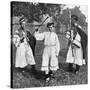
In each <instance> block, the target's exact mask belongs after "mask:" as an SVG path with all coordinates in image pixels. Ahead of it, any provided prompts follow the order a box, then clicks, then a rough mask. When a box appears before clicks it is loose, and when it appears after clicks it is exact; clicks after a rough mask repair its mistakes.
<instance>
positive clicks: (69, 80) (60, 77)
mask: <svg viewBox="0 0 90 90" xmlns="http://www.w3.org/2000/svg"><path fill="white" fill-rule="evenodd" d="M59 39H60V38H59ZM60 42H61V44H62V42H63V44H64V46H63V44H62V45H61V51H60V53H59V67H60V69H59V70H58V71H57V72H56V73H55V78H54V79H53V78H52V79H51V80H50V81H49V82H48V83H46V82H45V81H44V80H42V79H41V76H42V74H41V72H40V67H41V62H42V52H43V47H44V46H43V44H42V43H43V42H37V45H36V51H35V53H36V56H35V61H36V69H37V70H38V73H37V74H33V73H32V71H31V69H30V70H29V71H28V72H24V73H22V72H20V71H17V70H16V69H15V68H14V69H13V88H31V87H47V86H63V85H79V84H87V83H88V78H87V75H88V74H87V65H83V66H82V67H81V68H80V70H79V72H78V74H73V73H69V72H67V71H66V69H67V67H68V65H67V63H65V59H66V54H67V49H66V48H64V47H66V46H65V45H66V44H65V43H66V41H65V40H62V39H60ZM13 51H14V54H15V49H14V50H13ZM13 57H14V59H13V63H14V62H15V55H13Z"/></svg>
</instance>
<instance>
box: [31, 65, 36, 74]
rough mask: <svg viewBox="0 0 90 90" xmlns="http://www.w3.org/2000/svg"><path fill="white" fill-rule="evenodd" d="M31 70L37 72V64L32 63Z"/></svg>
mask: <svg viewBox="0 0 90 90" xmlns="http://www.w3.org/2000/svg"><path fill="white" fill-rule="evenodd" d="M31 70H32V72H33V73H35V72H36V68H35V65H32V66H31Z"/></svg>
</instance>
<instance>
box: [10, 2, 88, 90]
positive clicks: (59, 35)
mask: <svg viewBox="0 0 90 90" xmlns="http://www.w3.org/2000/svg"><path fill="white" fill-rule="evenodd" d="M10 13H11V14H10V20H11V23H10V31H11V32H10V40H11V43H10V48H11V49H10V50H11V51H10V55H11V57H10V58H11V60H10V71H11V74H10V78H11V80H10V84H11V85H10V87H11V88H14V89H17V88H36V87H52V86H68V85H87V84H88V5H76V4H75V5H74V3H73V4H60V3H57V2H56V3H52V2H51V3H44V2H42V3H41V2H29V1H11V2H10Z"/></svg>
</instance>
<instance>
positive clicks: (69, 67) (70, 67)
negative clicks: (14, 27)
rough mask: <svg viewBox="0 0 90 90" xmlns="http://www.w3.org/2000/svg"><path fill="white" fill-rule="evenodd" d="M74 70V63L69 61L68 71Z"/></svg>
mask: <svg viewBox="0 0 90 90" xmlns="http://www.w3.org/2000/svg"><path fill="white" fill-rule="evenodd" d="M72 71H73V64H72V63H69V66H68V72H72Z"/></svg>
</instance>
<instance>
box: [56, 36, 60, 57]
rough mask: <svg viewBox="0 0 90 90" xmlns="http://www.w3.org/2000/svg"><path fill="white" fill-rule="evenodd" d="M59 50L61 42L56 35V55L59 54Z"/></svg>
mask: <svg viewBox="0 0 90 90" xmlns="http://www.w3.org/2000/svg"><path fill="white" fill-rule="evenodd" d="M59 51H60V43H59V39H58V36H57V35H56V55H57V56H58V55H59Z"/></svg>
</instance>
